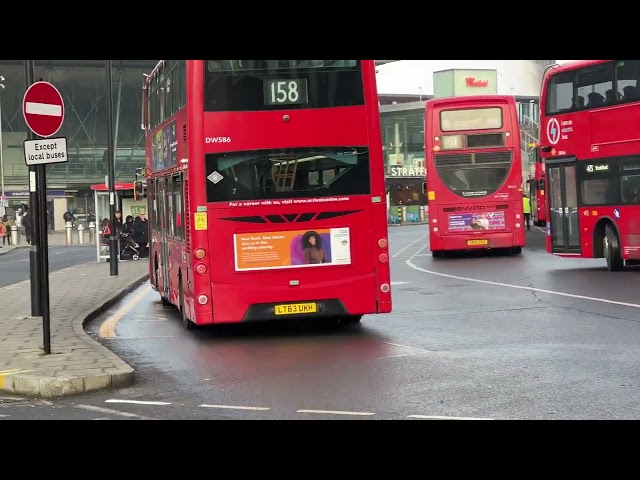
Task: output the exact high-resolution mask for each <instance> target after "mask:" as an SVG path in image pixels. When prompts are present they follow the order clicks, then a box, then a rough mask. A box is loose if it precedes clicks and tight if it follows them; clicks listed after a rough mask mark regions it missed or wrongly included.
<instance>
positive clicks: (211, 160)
mask: <svg viewBox="0 0 640 480" xmlns="http://www.w3.org/2000/svg"><path fill="white" fill-rule="evenodd" d="M205 163H206V177H207V178H205V179H204V181H205V182H206V186H207V202H227V201H230V202H233V201H242V200H278V199H288V198H317V197H325V198H326V197H333V196H338V195H339V196H347V195H368V194H370V193H371V180H370V172H369V150H368V149H367V148H366V147H362V146H360V147H303V148H291V149H274V150H254V151H246V152H230V153H220V154H207V155H205Z"/></svg>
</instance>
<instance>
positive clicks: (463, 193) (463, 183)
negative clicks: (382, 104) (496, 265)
mask: <svg viewBox="0 0 640 480" xmlns="http://www.w3.org/2000/svg"><path fill="white" fill-rule="evenodd" d="M425 124H426V125H425V127H426V128H425V153H426V170H427V191H428V192H427V198H428V199H429V224H430V225H429V234H430V247H431V252H432V255H433V257H435V258H439V257H442V256H443V254H444V252H446V251H448V250H469V249H508V250H510V251H511V252H513V253H516V254H520V253H521V252H522V247H523V246H524V244H525V232H524V214H523V211H522V210H523V208H522V207H523V205H522V195H523V193H522V158H521V151H520V126H519V123H518V115H517V110H516V103H515V99H514V97H512V96H503V95H481V96H469V97H452V98H440V99H433V100H428V101H427V105H426V116H425Z"/></svg>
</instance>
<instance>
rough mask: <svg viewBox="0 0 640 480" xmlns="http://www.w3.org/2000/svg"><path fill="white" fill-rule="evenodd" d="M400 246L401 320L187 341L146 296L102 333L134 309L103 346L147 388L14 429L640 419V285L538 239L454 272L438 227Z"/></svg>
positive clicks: (56, 409) (205, 335) (101, 397)
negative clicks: (77, 423) (57, 423)
mask: <svg viewBox="0 0 640 480" xmlns="http://www.w3.org/2000/svg"><path fill="white" fill-rule="evenodd" d="M389 236H390V247H391V256H392V279H393V282H394V285H393V301H394V311H393V313H392V314H389V315H380V316H369V317H365V318H364V319H363V322H362V324H361V325H358V326H349V327H344V326H339V325H335V324H333V323H331V322H309V323H303V324H301V323H296V324H257V325H241V326H224V327H212V328H205V329H202V330H199V331H195V332H188V331H186V330H184V329H183V328H182V326H181V323H180V319H179V316H178V314H177V312H175V311H174V310H172V309H171V308H168V307H162V305H161V303H160V302H159V300H158V297H157V294H155V293H154V292H152V291H150V288H149V287H146V286H145V287H142V289H140V290H138V291H137V292H134V293H132V294H131V295H130V296H129V297H128V298H125V299H124V300H123V302H122V303H121V304H120V305H118V306H116V307H114V309H113V310H112V311H110V312H107V313H106V314H105V316H104V317H102V318H100V319H97V320H96V321H95V322H94V323H93V324H92V325H90V326H89V331H90V333H91V335H92V336H96V333H95V332H97V331H98V329H99V325H100V323H101V322H103V321H104V320H105V319H106V318H107V317H109V316H110V315H112V314H114V312H116V311H117V310H118V309H119V308H121V307H122V306H123V305H126V304H127V303H130V304H131V305H132V308H131V309H129V310H128V312H126V314H125V315H124V316H123V317H122V318H121V320H120V321H119V323H118V325H117V329H116V333H117V335H118V338H116V339H113V340H101V341H102V342H103V343H104V344H105V345H107V346H108V347H109V348H110V349H112V350H113V351H114V352H116V353H117V354H118V355H119V356H121V357H122V358H123V359H124V360H125V361H127V362H128V363H130V364H131V365H132V366H133V367H134V368H135V369H136V371H137V382H136V384H135V385H134V386H132V387H130V388H126V389H121V390H119V391H108V392H100V393H96V394H91V395H86V396H82V397H76V398H67V399H60V400H54V401H53V402H51V404H47V405H35V406H34V405H33V404H32V403H31V402H30V401H26V402H25V403H24V404H21V405H18V404H15V403H14V404H13V405H11V402H5V404H4V405H3V404H2V401H0V405H2V408H0V419H7V420H11V419H17V418H52V419H63V418H64V419H66V418H74V419H76V418H82V419H363V420H366V419H407V418H411V419H419V418H424V419H434V418H489V419H635V418H640V395H639V393H640V392H639V390H640V374H639V373H638V372H639V371H640V370H639V369H638V360H637V352H638V350H639V348H640V325H639V323H638V320H639V319H640V316H639V315H638V313H640V310H639V307H640V305H639V303H640V298H639V296H638V294H637V292H638V284H639V283H638V282H639V281H640V270H638V269H635V270H630V271H625V272H616V273H610V272H607V271H606V270H605V268H604V261H603V260H578V259H560V258H556V257H553V256H551V255H548V254H547V253H546V252H545V251H544V234H543V233H542V232H541V231H540V230H538V229H533V230H532V231H531V232H529V234H528V246H527V248H526V249H525V251H524V253H523V255H521V256H495V255H492V256H486V255H464V256H459V257H457V258H448V259H442V260H434V259H432V257H431V256H430V254H429V253H428V248H427V243H426V242H427V237H426V235H425V227H424V226H408V227H398V228H390V234H389ZM541 290H544V291H541ZM585 297H589V298H585ZM132 299H133V300H135V299H138V300H136V301H135V302H131V300H132ZM616 302H622V303H628V304H629V305H623V304H620V303H616ZM1 415H6V416H5V417H1ZM36 415H37V416H36Z"/></svg>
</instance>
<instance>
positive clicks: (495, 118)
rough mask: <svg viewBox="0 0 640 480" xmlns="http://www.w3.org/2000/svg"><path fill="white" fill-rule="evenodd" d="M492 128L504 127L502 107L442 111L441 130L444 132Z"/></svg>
mask: <svg viewBox="0 0 640 480" xmlns="http://www.w3.org/2000/svg"><path fill="white" fill-rule="evenodd" d="M492 128H502V109H501V108H500V107H492V108H468V109H464V110H443V111H441V112H440V130H442V131H443V132H457V131H462V130H489V129H492Z"/></svg>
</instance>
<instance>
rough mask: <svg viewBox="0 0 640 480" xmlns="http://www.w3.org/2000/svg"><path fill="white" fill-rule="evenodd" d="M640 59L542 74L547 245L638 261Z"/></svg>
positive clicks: (614, 265) (565, 252) (613, 264)
mask: <svg viewBox="0 0 640 480" xmlns="http://www.w3.org/2000/svg"><path fill="white" fill-rule="evenodd" d="M638 118H640V60H583V61H578V62H572V63H569V64H565V65H562V66H556V67H555V68H551V69H549V70H548V71H547V72H546V74H545V76H544V79H543V84H542V97H541V117H540V119H541V124H540V125H541V130H542V132H541V138H540V149H541V155H542V157H543V159H544V163H545V169H546V174H547V198H548V200H547V202H548V210H547V211H548V217H549V222H548V227H547V252H549V253H552V254H554V255H558V256H563V257H586V258H605V259H606V261H607V267H608V269H609V270H611V271H617V270H622V269H623V268H624V265H625V263H626V264H628V265H631V264H634V265H635V264H638V263H639V262H640V197H639V194H638V191H639V190H640V122H638Z"/></svg>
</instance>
